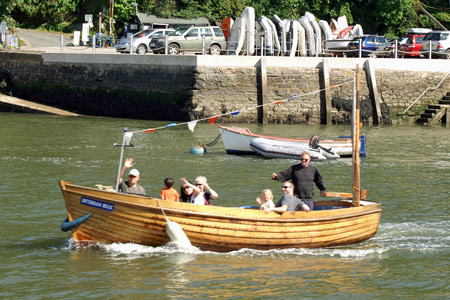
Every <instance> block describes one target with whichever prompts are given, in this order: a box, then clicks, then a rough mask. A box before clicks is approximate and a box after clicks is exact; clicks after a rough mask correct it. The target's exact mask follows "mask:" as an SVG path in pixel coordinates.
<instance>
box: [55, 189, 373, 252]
mask: <svg viewBox="0 0 450 300" xmlns="http://www.w3.org/2000/svg"><path fill="white" fill-rule="evenodd" d="M60 185H61V190H62V193H63V195H64V200H65V203H66V207H67V213H68V221H74V220H77V219H80V218H83V217H85V216H89V217H87V219H86V220H84V221H83V222H81V224H79V225H78V226H77V227H75V228H73V229H72V237H73V238H74V240H75V241H78V242H83V243H92V242H100V243H137V244H142V245H148V246H161V245H164V244H166V243H168V242H169V241H170V239H169V237H168V236H167V234H166V232H165V225H166V219H165V216H164V215H163V212H162V211H163V210H164V213H165V215H166V216H167V218H168V219H169V220H171V221H174V222H177V223H178V224H179V225H180V226H181V227H182V228H183V230H184V232H185V233H186V235H187V236H188V237H189V240H190V241H191V243H192V245H194V246H196V247H198V248H200V249H202V250H210V251H218V252H226V251H233V250H239V249H242V248H249V249H259V250H269V249H276V248H316V247H330V246H339V245H348V244H351V243H356V242H360V241H364V240H366V239H368V238H370V237H372V236H373V235H375V233H376V232H377V229H378V225H379V222H380V212H381V207H380V204H378V203H375V202H370V201H361V206H358V207H352V202H351V200H343V199H342V200H332V201H317V202H316V204H315V207H316V208H318V209H321V210H314V211H311V212H303V211H298V212H285V213H283V214H282V215H279V214H277V213H275V212H271V213H269V214H265V213H264V212H263V211H261V210H258V209H245V208H239V207H219V206H201V205H195V204H190V203H182V202H173V201H163V200H158V199H154V198H149V197H144V196H138V195H131V194H122V193H116V192H108V191H104V190H99V189H95V188H88V187H82V186H77V185H73V184H70V183H68V182H64V181H61V182H60Z"/></svg>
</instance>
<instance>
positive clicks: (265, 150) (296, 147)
mask: <svg viewBox="0 0 450 300" xmlns="http://www.w3.org/2000/svg"><path fill="white" fill-rule="evenodd" d="M250 148H252V150H253V151H255V152H256V153H258V154H260V155H262V156H264V157H268V158H289V159H300V158H301V156H302V153H303V152H305V151H308V152H309V154H310V155H311V159H312V160H325V159H327V158H329V159H331V158H338V157H339V155H337V154H336V153H333V152H331V153H328V152H326V151H324V150H322V149H313V148H311V147H309V146H305V144H304V143H299V142H291V141H280V140H273V139H265V138H255V139H253V140H252V141H251V142H250Z"/></svg>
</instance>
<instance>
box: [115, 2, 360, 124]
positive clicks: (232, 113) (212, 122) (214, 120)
mask: <svg viewBox="0 0 450 300" xmlns="http://www.w3.org/2000/svg"><path fill="white" fill-rule="evenodd" d="M110 1H112V2H113V0H110ZM344 84H353V80H351V81H348V82H344V83H340V84H335V85H332V86H331V87H330V88H332V89H333V88H337V87H339V86H342V85H344ZM330 88H325V89H320V90H316V91H312V92H309V93H306V94H303V95H302V94H297V95H294V96H291V97H289V98H285V99H283V100H278V101H274V102H271V103H267V104H262V105H258V106H253V107H249V108H245V110H251V109H257V108H260V107H263V106H266V105H273V104H281V103H283V102H286V101H287V102H289V101H291V100H294V99H296V98H300V97H304V96H307V95H313V94H317V93H319V92H321V91H323V90H326V89H330ZM240 112H241V111H240V110H235V111H232V112H227V113H224V114H221V115H216V116H214V117H209V118H208V117H206V118H202V119H198V120H194V121H189V122H187V123H171V124H168V125H166V126H162V127H156V128H150V129H141V130H137V131H134V132H135V133H136V132H153V131H156V130H159V129H166V128H169V127H173V126H178V125H184V124H187V125H188V128H189V130H190V131H192V132H194V129H195V126H196V125H197V122H199V121H206V120H208V121H209V123H210V124H211V125H214V123H215V122H216V120H217V119H218V118H219V117H222V116H227V115H228V116H229V115H231V116H237V115H238V114H240Z"/></svg>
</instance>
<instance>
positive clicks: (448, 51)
mask: <svg viewBox="0 0 450 300" xmlns="http://www.w3.org/2000/svg"><path fill="white" fill-rule="evenodd" d="M445 54H446V56H444V58H446V59H450V48H448V49H447V50H446V51H445Z"/></svg>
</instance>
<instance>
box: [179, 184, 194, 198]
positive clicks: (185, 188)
mask: <svg viewBox="0 0 450 300" xmlns="http://www.w3.org/2000/svg"><path fill="white" fill-rule="evenodd" d="M181 179H183V178H181ZM180 183H181V185H180V198H179V200H180V202H188V203H189V202H191V196H192V193H193V192H194V190H193V189H192V187H191V186H190V185H187V184H186V183H183V181H181V180H180ZM189 184H191V183H190V182H189Z"/></svg>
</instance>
